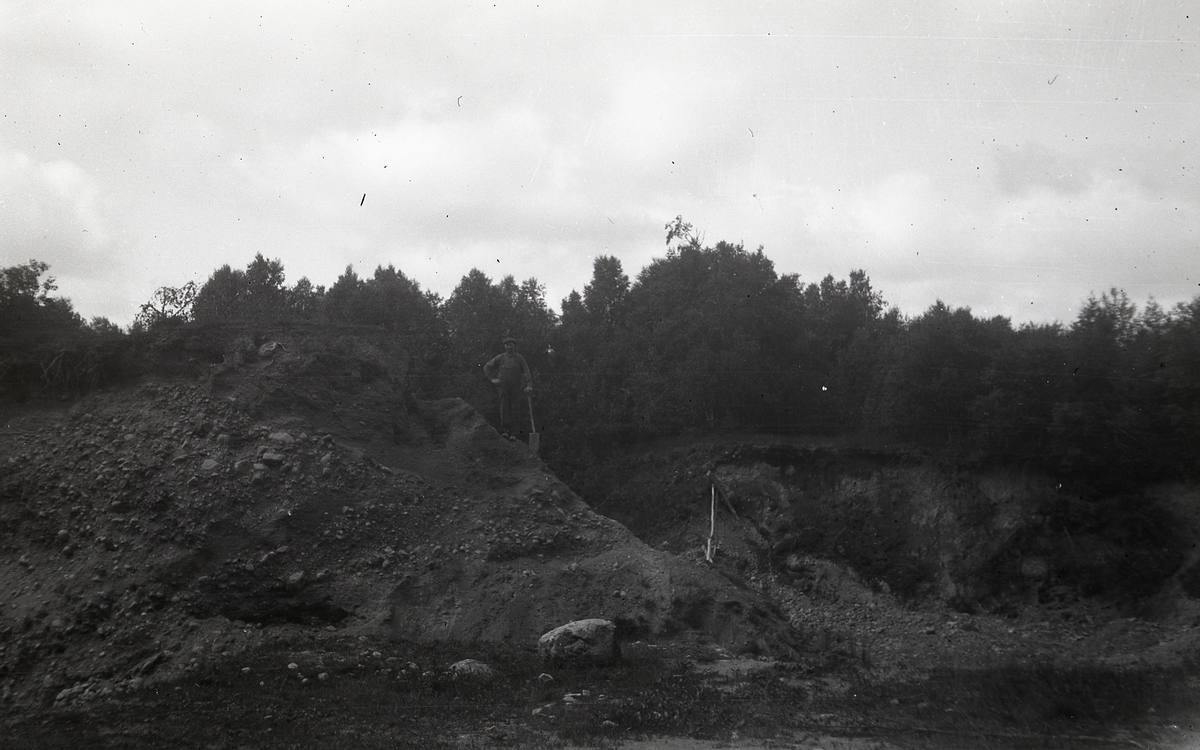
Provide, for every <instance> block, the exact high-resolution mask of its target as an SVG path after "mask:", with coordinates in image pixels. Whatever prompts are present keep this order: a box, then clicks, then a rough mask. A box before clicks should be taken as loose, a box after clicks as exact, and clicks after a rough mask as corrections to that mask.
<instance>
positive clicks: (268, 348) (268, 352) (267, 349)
mask: <svg viewBox="0 0 1200 750" xmlns="http://www.w3.org/2000/svg"><path fill="white" fill-rule="evenodd" d="M278 350H279V342H277V341H268V342H267V343H265V344H263V345H262V346H260V347H258V358H259V359H270V358H271V357H274V356H275V352H276V351H278Z"/></svg>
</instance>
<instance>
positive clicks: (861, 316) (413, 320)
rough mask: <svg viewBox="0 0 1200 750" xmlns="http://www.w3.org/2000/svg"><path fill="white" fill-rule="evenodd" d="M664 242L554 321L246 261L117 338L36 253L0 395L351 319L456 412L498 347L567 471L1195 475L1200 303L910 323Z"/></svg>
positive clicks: (532, 304)
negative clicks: (874, 450)
mask: <svg viewBox="0 0 1200 750" xmlns="http://www.w3.org/2000/svg"><path fill="white" fill-rule="evenodd" d="M666 229H667V250H666V253H665V255H664V256H663V257H659V258H656V259H655V260H653V261H652V262H651V263H650V264H649V265H648V266H646V267H645V268H643V269H642V270H641V272H640V273H638V274H637V276H636V277H635V278H633V279H631V278H630V277H629V276H628V275H627V274H626V273H625V271H624V269H623V268H622V265H621V262H620V261H619V260H618V259H616V258H614V257H606V256H602V257H599V258H596V259H595V262H594V264H593V269H592V278H591V280H590V281H589V282H588V284H586V285H585V286H584V288H583V290H582V291H581V292H580V291H573V292H572V293H571V294H570V295H569V296H568V297H567V298H566V299H564V300H563V301H562V303H561V306H560V309H561V313H556V312H555V311H554V310H553V309H551V307H550V306H549V305H548V304H547V302H546V299H545V289H544V287H543V286H542V285H541V284H540V283H539V282H538V281H537V280H536V279H533V278H531V279H528V280H526V281H524V282H520V283H518V282H517V281H516V280H515V279H514V278H513V277H512V276H505V277H503V278H501V279H499V280H493V279H492V278H490V277H488V276H487V275H486V274H484V273H483V272H481V271H479V270H472V271H471V272H470V273H468V274H467V275H466V276H464V277H463V278H462V280H461V281H460V283H459V284H458V286H457V287H456V288H455V289H454V291H453V292H452V293H451V294H450V295H449V297H447V298H445V299H443V298H441V297H440V296H439V295H437V294H434V293H432V292H430V291H426V290H422V288H421V286H420V284H419V283H417V282H416V281H415V280H413V279H410V278H408V277H407V276H406V275H405V274H404V273H403V272H401V271H400V270H398V269H396V268H395V267H393V266H390V265H389V266H387V267H383V266H380V267H378V268H376V269H375V272H374V274H373V275H371V276H369V277H360V276H359V275H358V274H357V273H356V272H355V270H354V269H353V268H352V267H350V268H347V269H346V271H345V272H344V273H343V274H342V275H341V276H340V277H339V278H338V279H337V280H336V281H335V282H334V284H333V285H331V286H330V287H328V288H325V287H322V286H315V285H313V284H312V283H311V282H310V281H309V280H308V279H304V278H302V279H300V280H299V281H297V282H296V283H294V284H291V285H288V284H287V283H286V278H285V274H284V268H283V264H282V263H280V261H278V260H268V259H266V258H264V257H263V256H262V255H261V254H260V255H258V256H256V257H255V258H254V260H253V261H252V262H251V263H250V264H249V265H248V266H247V267H246V268H245V269H244V270H243V269H234V268H231V267H230V266H228V265H226V266H222V267H221V268H219V269H217V270H216V271H214V272H213V273H212V275H211V276H210V277H209V278H208V280H207V281H206V282H205V283H204V284H202V285H200V286H198V287H197V286H196V285H195V284H188V285H185V286H184V287H179V288H169V287H168V288H163V289H159V290H158V291H157V292H156V293H155V294H154V296H153V297H152V299H151V300H150V301H148V302H147V303H146V304H145V305H143V306H142V309H141V312H140V313H139V315H138V316H137V318H136V320H135V321H134V323H133V325H132V326H131V328H130V329H129V330H128V331H121V330H120V329H118V328H117V327H116V326H114V325H113V324H111V323H110V322H108V321H106V320H104V319H94V320H92V321H91V322H85V321H83V320H82V318H80V316H79V315H77V314H76V313H75V312H74V311H73V310H72V309H71V305H70V302H69V301H68V300H65V299H62V298H59V297H54V296H52V295H51V294H50V292H52V291H53V290H54V285H53V280H52V279H49V280H44V281H43V280H40V279H41V276H42V275H43V274H44V273H45V272H46V271H47V270H48V269H47V267H46V266H45V264H42V263H38V262H37V261H31V262H30V263H29V264H26V265H23V266H16V267H13V268H8V269H3V271H2V272H0V350H2V351H0V384H3V385H4V386H5V387H7V388H9V389H12V390H13V391H14V392H19V391H22V390H24V391H28V390H29V389H30V388H34V387H50V388H58V389H63V390H69V389H72V388H74V389H80V388H87V387H92V386H94V385H96V384H97V383H99V382H102V381H103V379H104V377H105V374H106V372H108V373H109V374H112V373H116V374H117V375H119V374H120V372H121V366H120V362H119V358H115V357H116V356H117V354H119V353H120V351H121V347H122V346H123V345H124V346H136V345H137V342H138V341H140V340H145V339H146V338H147V337H152V336H153V335H154V333H155V332H156V331H162V330H165V329H171V328H173V327H179V326H204V325H209V324H229V323H237V322H253V323H255V324H257V325H260V326H263V325H265V326H269V325H272V324H277V323H288V322H307V323H313V324H353V325H369V326H375V327H378V328H381V329H383V330H386V331H387V332H389V333H390V334H392V335H394V336H395V337H396V338H397V340H399V341H400V342H401V343H402V344H403V345H404V347H405V348H406V349H407V351H408V352H409V354H410V358H411V362H410V387H411V389H412V390H413V392H414V395H416V396H417V397H422V398H439V397H448V396H456V397H462V398H465V399H466V400H468V401H469V402H471V403H472V404H474V405H475V406H476V407H477V408H478V409H479V410H480V411H481V412H483V413H484V414H486V415H489V416H490V417H491V418H493V419H495V417H496V413H497V404H496V395H495V392H494V390H493V389H492V387H491V386H490V384H488V383H487V381H486V379H485V378H484V377H483V374H482V365H483V364H484V363H485V362H486V361H487V360H488V359H490V358H491V357H492V356H494V355H495V354H496V353H497V352H498V351H499V350H500V342H501V339H502V338H503V337H504V336H506V335H512V336H514V337H516V338H517V339H518V341H519V342H520V344H519V350H520V352H521V353H522V354H523V355H524V356H525V358H526V360H527V361H528V363H529V366H530V368H531V370H532V371H533V373H534V381H535V393H534V405H535V409H536V412H537V413H538V414H539V415H540V416H541V419H540V420H539V424H538V428H539V431H540V432H541V433H542V434H543V437H542V445H543V449H544V450H543V452H544V453H546V455H547V457H548V459H549V460H550V462H551V463H552V465H554V467H555V468H556V470H558V471H560V472H561V473H562V474H563V475H564V476H565V477H570V476H571V475H572V474H575V473H576V472H580V471H585V470H586V469H587V468H588V467H589V466H592V465H593V464H595V462H597V461H599V460H603V459H605V458H606V457H608V456H610V455H612V454H613V453H614V452H616V451H620V450H622V449H624V448H626V447H628V446H629V445H631V444H635V443H639V442H643V441H648V440H654V439H659V438H664V437H671V436H678V435H684V434H703V433H713V432H751V431H752V432H767V433H772V434H791V435H821V436H830V437H845V438H858V437H861V436H870V437H872V438H874V439H879V440H891V441H897V442H899V443H902V444H904V445H909V446H913V447H916V448H920V449H926V450H931V451H935V452H937V453H938V454H939V455H953V456H954V457H955V458H956V459H958V460H964V459H971V460H979V461H993V462H994V461H999V462H1005V463H1017V464H1021V465H1030V466H1034V467H1036V468H1039V469H1041V470H1048V471H1052V472H1057V473H1059V474H1063V475H1068V476H1071V477H1073V478H1075V479H1087V480H1094V481H1096V482H1100V481H1117V482H1143V481H1151V480H1157V479H1167V478H1194V477H1196V476H1197V473H1198V470H1200V452H1198V451H1196V450H1195V448H1194V446H1196V445H1198V444H1200V297H1197V298H1195V299H1193V300H1192V301H1190V302H1187V303H1181V304H1179V305H1177V306H1175V307H1174V308H1172V309H1169V310H1166V309H1163V308H1161V307H1160V306H1159V305H1157V304H1156V303H1154V302H1153V301H1151V302H1149V303H1147V304H1146V305H1145V306H1144V307H1142V308H1141V309H1138V307H1137V306H1136V305H1135V304H1134V303H1133V302H1132V301H1130V299H1129V298H1128V296H1127V295H1126V294H1125V293H1124V292H1123V291H1121V290H1118V289H1112V290H1109V291H1107V292H1104V293H1102V294H1100V295H1099V296H1098V297H1097V296H1092V297H1089V298H1088V299H1087V300H1086V302H1085V303H1084V304H1083V305H1082V307H1081V310H1080V312H1079V314H1078V316H1077V318H1076V319H1075V320H1074V321H1072V322H1070V323H1069V324H1064V323H1057V322H1056V323H1045V324H1025V325H1021V326H1017V327H1014V326H1013V325H1012V323H1011V321H1010V320H1009V319H1008V318H1004V317H999V316H997V317H991V318H981V317H977V316H976V315H974V314H973V313H972V312H971V310H970V309H969V308H962V307H960V308H954V307H950V306H948V305H946V304H944V303H942V302H940V301H939V302H937V303H935V304H934V305H932V306H931V307H930V308H929V309H927V310H926V311H924V312H923V313H921V314H919V315H915V316H905V315H902V314H901V313H900V311H899V310H897V309H896V308H895V307H889V306H888V305H887V304H886V302H885V301H884V298H883V296H882V295H881V294H880V293H879V292H878V291H876V290H875V289H874V288H873V287H872V285H871V282H870V279H869V278H868V277H867V275H866V273H865V272H863V271H861V270H857V271H853V272H851V273H850V274H849V276H848V278H846V279H835V278H834V277H833V276H832V275H830V276H826V277H825V278H824V279H822V280H821V281H819V282H815V283H802V282H801V280H800V278H799V277H798V276H797V275H794V274H782V275H781V274H779V273H777V272H776V270H775V267H774V264H773V263H772V261H771V260H770V259H769V258H768V257H767V256H766V255H765V254H764V252H763V249H762V248H761V247H760V248H758V249H756V250H753V251H750V250H747V249H746V248H745V247H744V246H742V245H741V244H731V243H728V242H717V243H716V244H713V245H707V244H705V243H704V242H703V241H702V240H701V239H700V238H698V237H697V236H696V234H695V233H694V232H693V229H692V227H691V225H689V224H687V223H686V222H684V221H683V220H682V219H681V218H677V219H676V220H675V221H674V222H673V223H671V224H668V225H667V227H666ZM122 342H126V343H125V344H122ZM114 353H116V354H114ZM54 357H58V360H57V365H55V364H53V363H54V362H55V361H56V360H54ZM68 364H69V365H70V366H69V367H67V366H66V365H68ZM55 367H58V370H55V369H54V368H55ZM89 367H90V368H91V369H90V370H89V369H88V368H89ZM106 368H107V370H106ZM68 370H69V371H71V372H74V373H76V374H75V375H73V376H66V375H64V373H66V372H67V371H68ZM56 373H57V375H56ZM56 378H57V379H56ZM72 378H73V379H72Z"/></svg>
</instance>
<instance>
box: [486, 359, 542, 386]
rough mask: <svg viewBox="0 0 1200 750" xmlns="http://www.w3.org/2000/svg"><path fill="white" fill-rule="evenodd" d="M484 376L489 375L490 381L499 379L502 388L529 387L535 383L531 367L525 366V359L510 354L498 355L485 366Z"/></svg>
mask: <svg viewBox="0 0 1200 750" xmlns="http://www.w3.org/2000/svg"><path fill="white" fill-rule="evenodd" d="M483 374H484V375H487V376H488V379H489V380H495V379H496V378H499V379H500V385H501V386H512V385H514V384H518V383H519V384H520V385H521V386H523V387H528V386H529V385H531V384H532V383H533V376H532V375H530V374H529V365H527V364H525V358H524V357H522V356H521V355H520V354H509V353H508V352H503V353H501V354H497V355H496V356H495V357H492V359H491V361H490V362H488V363H487V364H486V365H484V366H483Z"/></svg>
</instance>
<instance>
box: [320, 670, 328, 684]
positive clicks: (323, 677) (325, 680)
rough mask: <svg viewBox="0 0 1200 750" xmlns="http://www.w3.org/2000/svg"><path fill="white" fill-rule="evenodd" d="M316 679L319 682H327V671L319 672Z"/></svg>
mask: <svg viewBox="0 0 1200 750" xmlns="http://www.w3.org/2000/svg"><path fill="white" fill-rule="evenodd" d="M317 679H318V680H320V681H321V682H329V673H328V672H322V673H321V674H319V675H317Z"/></svg>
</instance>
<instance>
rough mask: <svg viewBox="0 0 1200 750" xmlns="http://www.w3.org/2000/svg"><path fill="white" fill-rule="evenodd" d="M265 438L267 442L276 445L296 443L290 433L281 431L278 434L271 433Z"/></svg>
mask: <svg viewBox="0 0 1200 750" xmlns="http://www.w3.org/2000/svg"><path fill="white" fill-rule="evenodd" d="M267 438H268V439H269V440H274V441H275V442H277V443H283V444H284V445H295V443H296V438H294V437H292V435H291V433H290V432H284V431H282V430H281V431H279V432H272V433H271V434H270V435H267Z"/></svg>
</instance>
